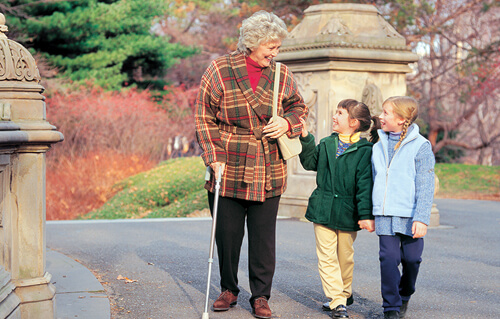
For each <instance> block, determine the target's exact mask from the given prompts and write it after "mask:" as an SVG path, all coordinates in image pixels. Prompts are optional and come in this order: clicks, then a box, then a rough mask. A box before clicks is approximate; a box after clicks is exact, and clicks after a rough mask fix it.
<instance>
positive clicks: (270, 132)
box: [262, 116, 288, 138]
mask: <svg viewBox="0 0 500 319" xmlns="http://www.w3.org/2000/svg"><path fill="white" fill-rule="evenodd" d="M287 131H288V121H287V120H285V119H284V118H282V117H281V116H278V117H276V120H273V119H272V118H271V120H270V121H269V123H268V124H267V125H266V126H264V128H263V129H262V133H264V136H265V137H267V138H278V137H280V136H281V135H283V134H285V133H286V132H287Z"/></svg>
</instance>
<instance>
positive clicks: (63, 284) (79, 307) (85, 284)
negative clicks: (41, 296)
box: [47, 249, 110, 319]
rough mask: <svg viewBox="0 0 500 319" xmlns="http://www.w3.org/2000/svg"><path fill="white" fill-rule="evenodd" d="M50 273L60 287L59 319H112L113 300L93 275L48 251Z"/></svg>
mask: <svg viewBox="0 0 500 319" xmlns="http://www.w3.org/2000/svg"><path fill="white" fill-rule="evenodd" d="M47 272H48V273H50V274H51V275H52V280H51V282H52V283H53V284H54V285H55V286H56V319H69V318H73V319H74V318H78V319H109V318H110V307H109V299H108V296H107V295H106V292H105V291H104V288H103V287H102V285H101V283H100V282H99V281H98V280H97V279H96V278H95V277H94V275H93V274H92V272H90V270H88V269H87V268H85V267H84V266H82V265H81V264H80V263H78V262H76V261H75V260H73V259H71V258H69V257H67V256H65V255H63V254H61V253H58V252H56V251H53V250H50V249H47Z"/></svg>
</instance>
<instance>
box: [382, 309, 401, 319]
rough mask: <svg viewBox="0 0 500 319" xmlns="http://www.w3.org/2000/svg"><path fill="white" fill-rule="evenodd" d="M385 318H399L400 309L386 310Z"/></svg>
mask: <svg viewBox="0 0 500 319" xmlns="http://www.w3.org/2000/svg"><path fill="white" fill-rule="evenodd" d="M384 319H399V311H396V310H391V311H387V312H384Z"/></svg>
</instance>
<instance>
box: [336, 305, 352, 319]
mask: <svg viewBox="0 0 500 319" xmlns="http://www.w3.org/2000/svg"><path fill="white" fill-rule="evenodd" d="M332 318H349V315H348V314H347V308H346V307H345V306H344V305H338V306H337V308H335V309H333V310H332Z"/></svg>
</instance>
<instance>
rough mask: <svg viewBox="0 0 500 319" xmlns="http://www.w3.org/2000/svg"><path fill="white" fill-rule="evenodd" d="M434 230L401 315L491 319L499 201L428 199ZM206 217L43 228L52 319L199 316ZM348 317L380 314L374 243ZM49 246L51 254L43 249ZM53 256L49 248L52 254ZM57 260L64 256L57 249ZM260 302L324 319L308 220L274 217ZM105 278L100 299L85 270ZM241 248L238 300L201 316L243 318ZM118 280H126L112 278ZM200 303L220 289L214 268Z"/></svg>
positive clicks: (368, 239) (285, 316)
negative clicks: (271, 271) (268, 288)
mask: <svg viewBox="0 0 500 319" xmlns="http://www.w3.org/2000/svg"><path fill="white" fill-rule="evenodd" d="M436 203H437V207H438V209H439V210H440V215H441V225H442V226H441V227H437V228H430V229H429V232H428V234H427V236H426V240H425V246H426V248H425V249H424V255H423V263H422V266H421V271H420V275H419V279H418V283H417V292H416V294H415V295H414V297H413V298H412V300H411V304H410V307H409V313H408V314H407V317H406V318H407V319H417V318H418V319H422V318H425V319H434V318H436V319H437V318H439V319H442V318H446V319H454V318H457V319H458V318H492V319H493V318H500V308H499V307H498V298H499V296H500V286H499V283H500V271H499V269H500V245H498V243H499V242H500V232H498V227H499V226H500V202H492V201H474V200H470V201H469V200H449V199H441V200H436ZM210 228H211V220H210V218H192V219H189V218H170V219H140V220H115V221H54V222H47V247H48V248H49V249H48V251H47V271H48V272H49V273H51V274H52V276H53V277H52V282H53V283H54V284H55V286H56V288H57V292H56V294H57V295H56V307H57V309H56V313H57V318H58V319H70V318H71V319H74V318H78V319H101V318H103V319H104V318H105V319H109V318H110V300H109V299H108V298H107V297H109V298H110V299H111V301H112V304H113V318H114V319H118V318H120V319H121V318H124V319H148V318H151V319H168V318H176V319H178V318H182V319H191V318H192V319H199V318H201V315H202V313H203V306H204V301H205V290H206V278H207V277H206V276H207V265H208V264H207V257H208V246H209V245H208V243H209V238H210ZM354 245H355V262H356V263H355V269H354V283H353V287H354V289H353V295H354V304H353V305H352V306H350V307H349V315H350V318H351V319H364V318H367V319H368V318H369V319H374V318H383V314H382V307H381V303H382V300H381V297H380V274H379V265H378V238H377V236H376V235H375V234H373V233H367V232H365V231H361V232H359V233H358V238H357V239H356V242H355V244H354ZM51 249H52V250H51ZM56 251H58V252H56ZM59 252H62V253H64V254H65V255H67V256H71V258H70V257H67V256H65V255H64V254H62V253H59ZM276 258H277V265H276V274H275V278H274V282H273V296H272V298H271V300H270V306H271V309H272V310H273V318H280V319H290V318H298V319H305V318H314V319H316V318H318V319H321V318H324V319H326V318H329V314H330V313H329V312H325V311H322V310H321V304H322V303H323V302H324V301H325V300H324V295H323V292H322V289H321V282H320V280H319V276H318V272H317V271H318V270H317V258H316V253H315V244H314V232H313V229H312V224H311V223H306V222H301V221H298V220H293V219H280V220H279V221H278V223H277V256H276ZM73 259H75V260H80V261H81V262H82V263H83V264H85V265H87V266H88V267H89V268H91V269H92V270H93V271H96V273H98V275H99V276H100V278H101V280H102V281H103V282H106V284H105V285H106V287H107V289H108V288H109V289H108V291H111V295H110V296H106V293H105V292H104V289H103V287H102V285H101V284H100V282H99V281H98V280H97V279H96V278H95V277H94V274H93V273H92V272H91V271H90V270H88V269H87V268H85V267H84V266H82V265H81V264H80V263H78V262H76V261H75V260H73ZM247 263H248V256H247V242H246V239H245V241H244V243H243V247H242V252H241V259H240V271H239V280H240V286H241V292H240V295H239V298H238V304H237V305H236V306H235V307H234V308H232V309H231V310H229V311H227V312H213V311H211V310H210V311H209V315H210V318H211V319H216V318H219V319H220V318H222V319H240V318H241V319H251V318H253V316H252V315H251V308H250V305H249V303H248V298H249V297H250V293H249V287H248V269H247ZM119 275H123V276H125V277H128V278H130V279H134V280H136V281H135V282H133V283H125V282H124V281H123V280H117V276H119ZM211 284H212V286H211V289H210V305H211V303H212V302H213V301H214V299H215V298H217V296H218V294H219V293H220V290H219V276H218V265H217V262H214V266H213V272H212V278H211Z"/></svg>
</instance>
